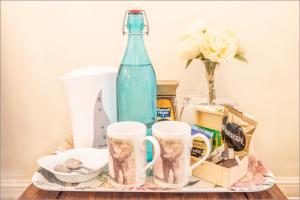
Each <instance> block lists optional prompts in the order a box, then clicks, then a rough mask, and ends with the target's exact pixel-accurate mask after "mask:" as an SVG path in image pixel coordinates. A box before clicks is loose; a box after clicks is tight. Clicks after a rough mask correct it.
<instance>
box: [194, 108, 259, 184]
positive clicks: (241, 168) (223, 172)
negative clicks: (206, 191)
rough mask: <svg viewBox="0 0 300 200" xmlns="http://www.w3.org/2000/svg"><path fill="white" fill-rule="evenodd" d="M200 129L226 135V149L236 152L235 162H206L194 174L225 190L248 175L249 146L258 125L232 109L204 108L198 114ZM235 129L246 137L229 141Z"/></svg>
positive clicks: (197, 123)
mask: <svg viewBox="0 0 300 200" xmlns="http://www.w3.org/2000/svg"><path fill="white" fill-rule="evenodd" d="M196 125H199V126H201V127H205V128H209V129H213V130H216V131H220V132H222V138H223V140H224V146H225V148H227V149H228V148H233V149H234V156H235V159H230V160H228V161H226V162H223V164H222V163H221V164H220V163H218V164H215V163H213V162H211V161H204V162H203V163H202V164H201V165H200V166H198V167H196V168H195V169H194V170H193V172H192V175H193V176H196V177H199V178H201V179H203V180H206V181H209V182H211V183H213V184H216V185H219V186H222V187H230V186H232V185H233V184H234V183H236V182H237V181H238V180H239V179H240V178H242V177H243V176H245V175H246V174H247V171H248V153H249V143H250V141H251V136H252V134H253V132H254V129H255V127H256V122H255V121H254V120H253V119H250V118H248V117H246V116H245V115H243V113H241V112H239V111H237V110H235V109H234V108H232V107H229V106H225V107H224V109H220V108H217V107H216V108H215V109H214V108H213V107H205V106H204V107H201V108H199V109H197V110H196ZM233 125H234V130H238V131H239V132H238V134H240V132H241V134H242V135H235V136H234V137H229V136H232V135H231V132H230V130H227V129H228V128H231V127H232V126H233ZM233 132H234V131H233ZM232 138H233V139H237V141H234V142H236V143H234V142H232V140H231V139H232ZM233 143H234V144H233ZM196 161H197V158H194V157H191V162H192V163H195V162H196ZM236 161H238V162H236ZM232 162H236V163H234V164H233V163H232Z"/></svg>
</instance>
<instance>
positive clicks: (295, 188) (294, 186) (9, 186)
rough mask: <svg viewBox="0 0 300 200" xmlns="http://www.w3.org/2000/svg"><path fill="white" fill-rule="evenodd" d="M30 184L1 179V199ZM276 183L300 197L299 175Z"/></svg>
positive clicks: (291, 195) (16, 194)
mask: <svg viewBox="0 0 300 200" xmlns="http://www.w3.org/2000/svg"><path fill="white" fill-rule="evenodd" d="M30 184H31V180H30V179H28V178H18V179H17V178H9V179H4V180H1V197H0V199H1V200H2V199H3V200H9V199H17V198H18V197H19V196H20V195H21V194H22V192H23V191H24V190H25V189H26V187H28V186H29V185H30ZM276 184H277V185H278V186H279V187H280V189H281V190H282V191H283V192H284V193H285V194H286V195H287V196H288V198H289V199H300V195H299V177H277V178H276Z"/></svg>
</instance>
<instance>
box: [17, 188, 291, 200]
mask: <svg viewBox="0 0 300 200" xmlns="http://www.w3.org/2000/svg"><path fill="white" fill-rule="evenodd" d="M30 199H31V200H33V199H78V200H81V199H84V200H92V199H93V200H100V199H116V200H120V199H132V200H133V199H139V200H146V199H147V200H148V199H164V200H165V199H170V200H171V199H172V200H181V199H184V200H189V199H272V200H273V199H278V200H285V199H287V197H286V196H285V195H284V194H283V193H282V191H281V190H280V189H279V188H278V186H277V185H274V186H273V187H272V188H270V189H268V190H266V191H263V192H252V193H250V192H241V193H134V192H126V193H125V192H124V193H117V192H50V191H46V190H41V189H38V188H37V187H35V186H34V185H32V184H31V185H30V186H29V187H28V188H27V189H26V190H25V191H24V192H23V194H22V195H21V196H20V197H19V200H30Z"/></svg>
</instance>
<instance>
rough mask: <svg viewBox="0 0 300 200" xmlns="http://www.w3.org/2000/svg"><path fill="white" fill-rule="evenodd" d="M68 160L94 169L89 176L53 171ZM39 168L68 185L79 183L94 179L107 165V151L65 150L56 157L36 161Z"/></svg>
mask: <svg viewBox="0 0 300 200" xmlns="http://www.w3.org/2000/svg"><path fill="white" fill-rule="evenodd" d="M70 158H75V159H78V160H80V161H81V162H82V165H83V166H86V167H88V168H91V169H94V170H95V172H93V173H90V174H79V173H77V172H71V173H63V172H57V171H54V167H55V166H56V165H59V164H63V163H64V162H65V161H67V160H68V159H70ZM37 163H38V164H39V166H40V167H42V168H44V169H46V170H48V171H49V172H51V173H53V174H54V176H55V177H56V178H57V179H59V180H61V181H63V182H68V183H80V182H85V181H88V180H91V179H93V178H96V177H97V176H98V175H99V174H100V173H101V172H102V171H103V170H105V166H106V165H107V164H108V150H107V149H94V148H76V149H71V150H67V151H64V152H61V153H58V154H56V155H50V156H43V157H41V158H39V159H38V160H37Z"/></svg>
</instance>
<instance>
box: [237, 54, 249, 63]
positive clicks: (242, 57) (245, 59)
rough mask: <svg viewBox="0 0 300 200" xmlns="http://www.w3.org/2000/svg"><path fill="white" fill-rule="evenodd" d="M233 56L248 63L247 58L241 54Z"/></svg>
mask: <svg viewBox="0 0 300 200" xmlns="http://www.w3.org/2000/svg"><path fill="white" fill-rule="evenodd" d="M234 58H236V59H238V60H240V61H242V62H245V63H248V60H247V58H246V57H244V56H241V55H235V56H234Z"/></svg>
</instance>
